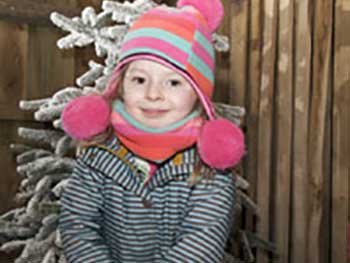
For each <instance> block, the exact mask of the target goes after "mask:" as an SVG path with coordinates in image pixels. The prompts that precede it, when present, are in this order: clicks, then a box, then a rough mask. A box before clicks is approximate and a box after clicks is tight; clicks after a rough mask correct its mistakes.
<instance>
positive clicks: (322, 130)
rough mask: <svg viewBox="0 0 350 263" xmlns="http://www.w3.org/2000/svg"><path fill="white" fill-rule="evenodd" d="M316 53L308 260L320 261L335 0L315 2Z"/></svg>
mask: <svg viewBox="0 0 350 263" xmlns="http://www.w3.org/2000/svg"><path fill="white" fill-rule="evenodd" d="M314 4H315V22H314V27H315V28H314V35H313V37H314V46H313V48H314V56H313V61H312V65H313V72H312V97H311V112H310V122H309V124H310V127H309V144H308V147H309V152H308V154H309V156H308V160H309V164H310V166H309V172H308V178H309V191H308V193H309V196H308V205H309V207H308V213H309V214H308V236H307V240H306V246H307V249H308V262H311V263H313V262H320V258H321V256H322V253H323V252H324V251H322V249H321V248H320V242H321V239H320V238H321V221H322V213H323V197H324V196H323V194H324V190H325V189H324V179H325V176H326V172H325V171H324V169H323V168H324V166H323V161H324V159H323V155H324V151H325V141H324V140H325V134H326V111H327V95H328V89H329V84H330V72H331V69H330V67H331V64H330V58H331V54H332V53H331V51H332V50H331V48H332V23H333V21H332V18H333V17H332V1H331V0H324V1H318V2H315V3H314Z"/></svg>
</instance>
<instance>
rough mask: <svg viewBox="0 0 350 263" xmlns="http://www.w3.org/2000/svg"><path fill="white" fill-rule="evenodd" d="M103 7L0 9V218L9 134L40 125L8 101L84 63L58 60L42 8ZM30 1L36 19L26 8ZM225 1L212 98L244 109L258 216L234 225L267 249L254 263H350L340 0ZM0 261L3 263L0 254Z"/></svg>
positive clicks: (71, 0) (51, 3)
mask: <svg viewBox="0 0 350 263" xmlns="http://www.w3.org/2000/svg"><path fill="white" fill-rule="evenodd" d="M101 2H102V0H65V1H62V0H60V1H55V0H35V1H34V0H31V1H29V0H21V1H19V0H18V1H16V0H0V7H5V6H9V4H13V5H16V4H17V7H23V8H22V9H21V8H18V9H14V10H15V11H16V12H12V11H13V10H12V9H11V10H12V11H11V13H6V12H5V11H4V10H5V8H3V9H1V11H0V67H1V68H0V157H1V158H0V167H1V173H0V204H1V205H0V212H4V211H6V210H8V209H10V208H11V207H13V206H14V203H13V202H12V201H11V200H12V197H13V196H14V194H15V192H16V189H17V185H18V182H19V178H18V176H17V175H16V173H15V168H16V167H15V161H14V157H13V156H11V155H9V151H8V145H9V144H10V143H11V142H13V141H19V140H20V139H19V138H18V137H17V135H16V129H17V127H19V126H27V127H45V126H46V125H45V124H38V123H34V122H33V119H32V115H31V114H30V113H26V112H22V111H20V110H18V101H19V100H21V99H35V98H42V97H46V96H50V95H51V94H53V93H54V92H55V91H56V90H58V89H60V88H62V87H64V86H67V85H71V84H72V83H74V79H75V77H76V76H78V75H80V74H81V73H83V72H84V71H85V69H86V66H87V61H88V60H89V59H90V58H91V56H92V52H91V50H89V49H77V50H76V51H63V52H62V51H59V50H58V49H57V48H56V46H55V41H56V40H57V39H58V38H59V37H60V36H61V35H62V34H63V33H62V32H61V31H59V30H57V29H55V28H53V27H52V26H51V25H50V22H49V21H48V20H47V18H46V19H45V17H47V14H48V13H49V11H50V10H52V8H54V9H58V10H60V8H61V10H65V11H66V12H68V13H69V12H73V13H74V12H76V10H77V9H78V10H81V8H82V7H83V6H87V5H92V6H95V7H97V8H98V7H99V6H100V4H101ZM158 2H160V1H158ZM164 2H167V3H171V4H173V3H174V2H176V1H174V0H169V1H164ZM33 3H35V4H34V8H32V9H31V10H33V12H34V13H35V12H37V13H36V14H37V16H35V17H40V19H33V13H28V12H26V8H24V7H25V6H28V5H32V4H33ZM223 3H224V6H225V14H226V16H225V19H224V21H223V24H222V26H221V28H220V33H224V34H226V35H228V36H229V37H230V42H231V49H230V52H229V53H225V54H217V61H218V67H217V74H216V85H217V88H216V92H215V96H214V99H215V100H216V101H223V102H226V103H232V104H235V105H241V106H244V107H245V108H246V110H247V115H246V118H245V120H244V125H243V128H244V130H245V132H246V138H247V150H248V154H247V156H246V157H245V159H244V161H243V165H244V176H245V177H246V178H247V179H248V180H249V181H250V183H251V187H250V189H249V191H248V192H249V194H250V196H252V197H253V199H254V200H256V201H257V202H258V204H259V206H260V209H261V214H260V217H259V218H256V217H254V216H253V215H252V214H251V213H249V211H247V212H245V213H244V214H243V217H242V218H240V219H239V220H238V221H237V222H239V224H241V225H242V226H243V227H244V228H247V229H249V230H254V231H258V233H259V235H260V236H261V237H263V238H265V239H269V240H272V241H274V242H275V243H276V245H277V249H278V252H279V256H278V257H273V256H272V255H269V254H266V253H263V252H260V251H258V252H257V253H256V257H257V262H258V263H265V262H280V263H297V262H298V263H309V262H310V263H313V262H315V263H330V262H332V263H343V262H349V259H348V258H347V255H346V247H347V242H349V241H348V240H349V237H348V236H347V227H348V225H349V210H350V202H349V198H350V196H349V184H350V181H349V163H350V152H349V151H350V150H349V145H350V141H349V134H350V128H349V123H350V121H349V115H350V114H349V113H350V111H349V105H350V98H349V90H350V37H349V36H350V34H349V33H348V31H349V27H350V0H322V1H316V0H264V1H261V0H234V1H231V0H223ZM40 6H41V8H40ZM36 8H37V9H36ZM232 249H233V250H235V252H237V253H239V252H240V251H239V250H237V249H235V248H232ZM6 260H7V261H6ZM0 262H13V260H11V259H10V258H9V257H7V259H6V257H5V256H4V255H0Z"/></svg>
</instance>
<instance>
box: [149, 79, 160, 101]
mask: <svg viewBox="0 0 350 263" xmlns="http://www.w3.org/2000/svg"><path fill="white" fill-rule="evenodd" d="M145 97H146V99H148V100H151V101H156V100H162V99H164V94H163V92H162V91H161V88H160V85H158V84H157V83H150V84H149V85H148V86H147V88H146V90H145Z"/></svg>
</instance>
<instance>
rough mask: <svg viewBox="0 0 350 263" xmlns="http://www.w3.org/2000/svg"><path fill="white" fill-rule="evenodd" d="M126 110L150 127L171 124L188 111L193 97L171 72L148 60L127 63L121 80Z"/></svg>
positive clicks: (186, 83)
mask: <svg viewBox="0 0 350 263" xmlns="http://www.w3.org/2000/svg"><path fill="white" fill-rule="evenodd" d="M122 89H123V92H122V94H123V95H122V97H123V100H124V106H125V109H126V111H127V112H128V113H129V114H130V115H131V116H132V117H133V118H134V119H136V120H137V121H138V122H140V123H142V124H143V125H145V126H147V127H150V128H162V127H166V126H168V125H170V124H173V123H175V122H177V121H179V120H181V119H183V118H184V117H186V116H187V115H188V114H189V113H191V112H192V110H193V108H194V105H195V102H196V100H197V96H196V93H195V91H194V90H193V88H192V87H191V85H190V83H189V82H188V81H187V80H186V79H184V78H183V77H182V76H181V75H179V74H177V73H176V72H175V71H173V70H171V69H169V68H167V67H165V66H163V65H161V64H159V63H156V62H153V61H150V60H136V61H133V62H131V63H130V64H129V66H128V68H127V70H126V72H125V75H124V79H123V82H122Z"/></svg>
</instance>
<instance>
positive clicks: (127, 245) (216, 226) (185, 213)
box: [59, 137, 235, 263]
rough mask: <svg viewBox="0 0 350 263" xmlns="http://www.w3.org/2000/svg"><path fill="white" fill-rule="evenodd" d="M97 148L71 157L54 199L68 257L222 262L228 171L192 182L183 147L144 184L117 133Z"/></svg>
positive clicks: (228, 217) (99, 261)
mask: <svg viewBox="0 0 350 263" xmlns="http://www.w3.org/2000/svg"><path fill="white" fill-rule="evenodd" d="M104 146H105V147H104V148H103V147H98V146H93V147H89V148H87V149H86V150H85V151H84V153H83V154H82V155H80V156H79V157H78V158H77V162H76V165H75V168H74V171H73V174H72V176H71V179H70V181H69V183H68V185H67V187H66V189H65V191H64V192H63V194H62V197H61V206H62V209H61V215H60V222H59V231H60V234H61V237H62V242H63V249H64V252H65V255H66V257H67V260H68V262H69V263H80V262H81V263H92V262H94V263H112V262H113V263H137V262H142V263H168V262H169V263H170V262H177V263H180V262H181V263H184V262H200V263H206V262H207V263H215V262H221V261H222V259H223V255H224V247H225V243H226V240H227V238H228V235H229V231H230V226H231V225H232V223H233V222H232V209H233V203H234V201H235V187H234V181H233V179H232V176H231V175H230V174H216V175H215V177H214V179H213V180H210V181H207V180H202V181H200V182H199V183H197V184H196V185H194V186H192V187H191V186H190V185H189V184H188V183H187V179H188V178H189V176H190V174H191V172H192V171H193V169H194V160H195V149H194V148H190V149H187V150H185V151H184V152H182V153H179V154H177V155H176V156H175V157H174V158H173V159H172V160H170V161H166V162H165V163H164V164H162V166H161V167H159V168H158V169H157V171H156V172H155V174H154V175H153V177H152V178H151V180H150V181H149V182H148V184H147V185H143V184H142V181H141V179H140V178H139V176H138V175H137V173H135V171H134V170H133V169H132V167H133V163H134V160H135V156H134V155H133V154H132V153H131V152H128V151H125V148H123V147H122V146H120V144H119V143H118V140H117V138H116V137H113V138H112V139H111V140H109V141H108V142H107V143H106V144H105V145H104ZM123 149H124V150H123ZM113 153H118V154H117V155H118V156H119V157H117V156H116V154H113Z"/></svg>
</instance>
